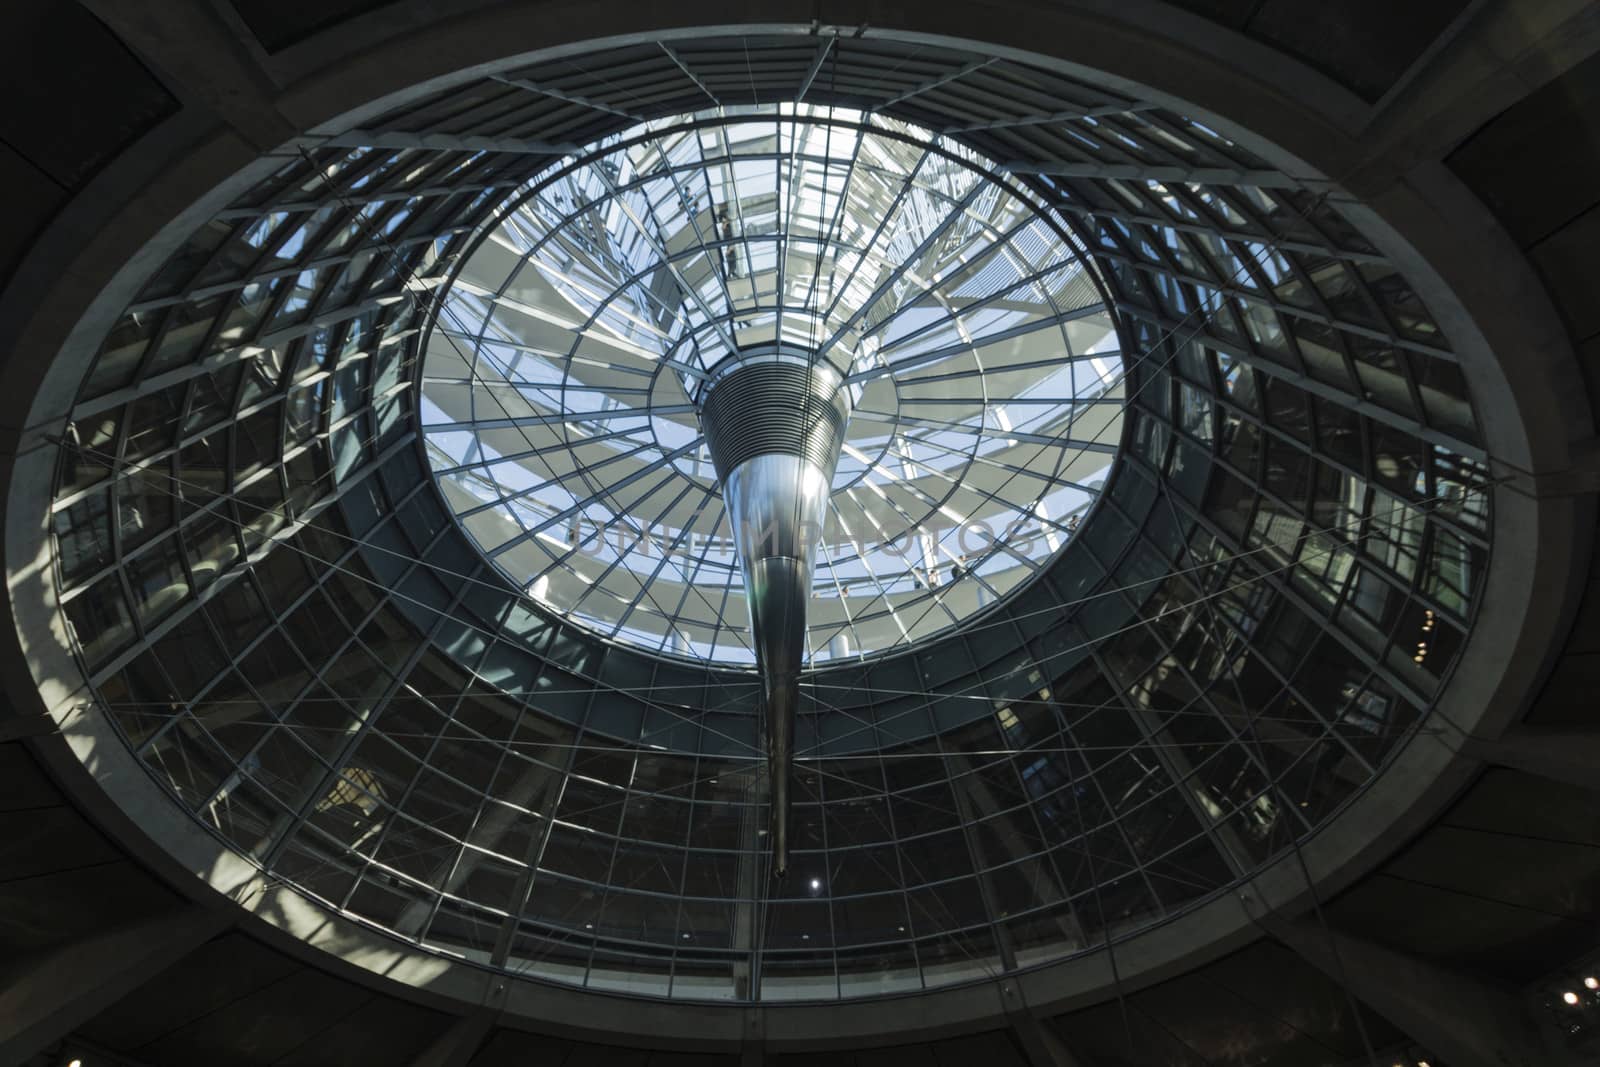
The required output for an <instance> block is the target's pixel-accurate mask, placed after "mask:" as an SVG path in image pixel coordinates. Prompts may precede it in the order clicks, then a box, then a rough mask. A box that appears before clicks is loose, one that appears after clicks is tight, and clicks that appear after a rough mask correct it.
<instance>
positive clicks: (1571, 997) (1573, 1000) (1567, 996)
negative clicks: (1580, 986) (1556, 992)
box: [1561, 990, 1578, 1004]
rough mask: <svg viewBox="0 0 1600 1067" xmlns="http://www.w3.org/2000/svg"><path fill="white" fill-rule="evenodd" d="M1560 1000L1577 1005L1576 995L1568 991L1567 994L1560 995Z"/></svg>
mask: <svg viewBox="0 0 1600 1067" xmlns="http://www.w3.org/2000/svg"><path fill="white" fill-rule="evenodd" d="M1561 999H1562V1000H1564V1001H1566V1002H1567V1003H1568V1004H1576V1003H1578V994H1576V993H1574V992H1572V991H1571V990H1568V991H1567V992H1565V993H1563V994H1561Z"/></svg>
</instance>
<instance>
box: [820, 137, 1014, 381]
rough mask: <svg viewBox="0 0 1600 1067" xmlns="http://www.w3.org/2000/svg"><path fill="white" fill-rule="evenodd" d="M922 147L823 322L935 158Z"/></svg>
mask: <svg viewBox="0 0 1600 1067" xmlns="http://www.w3.org/2000/svg"><path fill="white" fill-rule="evenodd" d="M921 147H922V153H921V154H920V155H919V156H918V157H917V161H916V163H915V164H913V165H912V167H911V169H910V170H908V171H906V173H905V177H904V178H903V179H901V181H900V183H899V184H900V188H899V189H898V190H896V191H895V195H894V199H893V200H891V201H890V202H889V206H888V208H886V209H885V210H884V213H883V217H882V218H880V219H879V220H878V225H877V226H876V227H874V228H873V231H872V233H871V235H870V236H869V237H868V238H867V240H866V243H865V244H864V245H862V246H861V250H860V254H859V255H858V256H857V257H856V262H855V264H854V265H853V266H852V267H851V268H850V273H849V274H847V275H845V279H844V281H843V282H841V283H839V285H838V288H837V289H836V290H835V291H834V293H833V298H832V299H831V300H830V301H828V306H827V307H826V308H824V309H823V311H822V315H821V319H822V321H823V322H827V321H828V320H829V319H830V318H832V317H833V313H834V311H836V310H837V309H838V307H839V302H840V301H841V300H843V299H844V294H845V293H846V292H847V291H848V290H849V288H850V285H851V283H852V282H854V281H855V278H856V275H857V274H858V273H860V271H861V265H862V264H863V263H865V262H866V261H867V254H868V253H869V252H871V251H872V249H873V248H874V247H876V246H877V243H878V238H879V237H881V236H882V235H883V231H884V230H885V229H886V228H887V227H888V225H889V220H890V219H892V218H894V217H895V216H896V215H897V214H898V213H899V211H900V208H901V206H902V205H903V204H904V203H906V198H907V196H909V195H910V193H911V190H912V189H913V188H915V187H916V183H917V175H919V174H921V173H922V168H923V167H924V166H925V165H926V164H927V162H928V161H929V160H930V159H932V158H933V156H934V146H933V145H932V144H924V145H922V146H921ZM939 154H940V155H941V156H945V153H943V152H940V153H939ZM982 185H983V183H982V182H978V183H977V184H975V185H974V186H973V191H974V192H976V191H977V190H978V189H980V188H982ZM969 195H972V194H969ZM952 214H953V213H952ZM936 235H937V231H935V234H934V236H936ZM829 284H830V286H831V285H832V281H831V279H830V282H829ZM871 303H872V300H871V299H870V298H869V299H868V300H867V301H866V302H865V303H864V304H863V305H862V306H863V307H868V306H870V305H871ZM841 332H842V331H841ZM836 336H837V335H836ZM829 343H831V342H824V343H823V344H822V345H821V346H819V347H818V351H819V352H821V351H825V350H826V349H827V348H828V345H829Z"/></svg>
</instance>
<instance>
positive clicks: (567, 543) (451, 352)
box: [421, 104, 1122, 664]
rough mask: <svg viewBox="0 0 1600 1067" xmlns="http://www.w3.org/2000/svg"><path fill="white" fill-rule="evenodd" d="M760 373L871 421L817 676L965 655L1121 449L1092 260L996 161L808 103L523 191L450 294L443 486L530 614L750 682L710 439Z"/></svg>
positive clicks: (820, 560) (431, 368) (590, 157)
mask: <svg viewBox="0 0 1600 1067" xmlns="http://www.w3.org/2000/svg"><path fill="white" fill-rule="evenodd" d="M763 346H766V347H772V346H782V347H783V348H785V349H789V350H793V351H799V352H802V353H804V354H805V358H806V359H807V360H810V361H814V362H816V363H817V364H818V365H819V366H820V365H823V364H826V365H828V366H831V367H832V368H833V370H834V371H835V372H836V373H837V374H838V375H840V376H841V377H842V378H843V380H844V382H845V384H846V386H847V387H848V389H849V390H850V392H851V395H852V401H853V414H852V415H851V416H850V419H849V424H848V429H847V432H846V436H845V440H844V448H843V455H842V456H841V457H840V460H839V463H838V466H837V472H836V474H835V475H834V478H833V491H832V499H831V507H830V509H829V514H828V518H827V522H826V526H825V529H824V530H823V532H822V537H821V545H820V547H819V549H818V552H817V559H816V563H815V569H814V572H813V580H812V599H811V603H810V605H809V609H808V619H807V622H808V645H809V648H808V658H809V660H810V661H811V662H813V663H821V662H824V661H828V660H837V659H841V658H845V657H859V656H863V655H870V654H872V653H877V652H883V651H886V650H891V649H894V648H898V647H901V646H904V645H906V644H909V643H911V642H914V641H917V640H920V639H923V638H926V637H928V636H931V635H933V634H935V633H938V632H940V631H943V630H946V629H947V628H949V627H951V626H953V625H954V624H956V623H958V622H960V621H961V620H963V619H965V618H968V617H969V616H972V615H974V614H976V613H978V612H980V611H983V610H984V609H985V608H987V607H989V606H990V605H992V604H994V603H996V602H997V601H998V600H1000V599H1001V598H1003V597H1005V596H1006V595H1007V594H1008V593H1010V592H1012V591H1013V590H1015V589H1017V588H1018V587H1020V586H1021V585H1023V584H1024V583H1026V582H1027V581H1028V580H1029V579H1030V578H1032V577H1033V576H1035V575H1036V574H1038V573H1039V572H1040V570H1041V568H1042V567H1043V565H1044V564H1045V563H1046V562H1047V561H1048V560H1049V559H1050V558H1051V557H1053V556H1054V555H1055V554H1056V553H1058V552H1059V551H1060V550H1061V548H1062V547H1063V546H1064V545H1065V543H1066V542H1067V541H1068V540H1069V539H1070V538H1071V536H1072V534H1073V532H1074V531H1075V530H1076V528H1077V527H1078V524H1079V522H1080V520H1081V519H1082V517H1083V516H1084V514H1085V513H1086V512H1087V510H1088V509H1089V507H1090V506H1091V505H1092V504H1093V502H1094V500H1095V499H1096V497H1097V496H1098V494H1099V491H1100V488H1101V487H1102V486H1103V485H1104V483H1105V479H1106V474H1107V471H1108V469H1109V464H1110V462H1111V458H1112V454H1113V453H1114V452H1115V451H1116V448H1117V445H1118V442H1119V441H1120V438H1121V432H1122V415H1121V410H1122V366H1121V359H1120V352H1119V348H1118V339H1117V334H1116V330H1115V327H1114V324H1113V321H1112V318H1111V315H1110V312H1109V310H1108V309H1107V308H1106V306H1105V304H1104V302H1103V300H1102V298H1101V295H1100V289H1099V287H1098V285H1097V281H1096V277H1095V274H1094V272H1093V270H1092V269H1091V268H1090V267H1089V266H1088V264H1087V262H1086V261H1085V259H1084V258H1083V256H1082V246H1081V242H1078V241H1077V240H1076V239H1074V238H1072V237H1071V236H1070V231H1069V230H1068V228H1067V225H1066V223H1065V221H1064V219H1062V218H1061V217H1060V216H1059V215H1058V214H1056V213H1055V212H1054V211H1052V210H1051V209H1050V208H1049V207H1048V206H1046V204H1045V203H1044V202H1043V200H1042V198H1040V197H1039V196H1038V194H1037V193H1036V192H1030V191H1028V190H1026V189H1025V188H1024V187H1022V186H1020V185H1018V184H1016V183H1014V182H1013V181H1011V180H1010V179H1008V178H1007V176H1006V175H1004V174H1003V173H1002V172H1001V171H1000V170H999V168H998V167H997V166H996V164H994V163H993V162H991V161H989V160H987V159H985V158H983V157H982V156H981V155H979V154H977V153H975V152H974V151H972V150H971V149H969V148H966V147H964V146H963V145H961V144H960V143H958V142H956V141H954V140H952V139H949V138H946V137H943V136H940V135H937V134H934V133H932V132H931V131H928V130H926V129H922V128H920V127H917V126H915V125H912V124H909V123H906V122H902V121H897V120H894V119H890V118H886V117H884V116H882V115H876V114H870V113H866V112H862V111H857V110H851V109H845V108H835V107H822V106H810V105H803V104H802V105H795V104H784V105H771V106H764V107H744V108H726V109H719V110H717V111H714V112H701V113H697V114H688V115H682V116H675V117H670V118H666V119H660V120H654V121H650V122H646V123H642V124H640V125H638V126H635V127H633V128H631V129H628V130H625V131H622V132H621V133H618V134H614V135H612V136H610V137H608V138H605V139H604V140H603V141H601V142H600V143H599V144H597V145H596V146H594V147H592V148H590V149H588V150H585V151H583V152H580V153H577V154H576V156H575V157H574V158H570V159H568V160H566V161H564V163H563V165H560V166H557V167H555V168H553V169H552V170H551V171H550V172H549V173H547V174H546V175H544V176H541V177H540V178H539V179H537V180H536V181H535V182H534V183H532V185H531V190H530V191H529V193H528V194H527V195H526V196H524V197H523V198H521V199H520V200H519V201H518V202H517V203H516V204H515V206H514V207H512V208H511V209H509V210H508V211H506V212H505V213H504V215H503V216H502V218H501V219H500V221H499V223H498V225H497V226H496V227H495V228H494V229H493V231H492V232H491V233H489V234H488V235H487V236H486V238H485V239H484V240H483V241H481V243H479V244H478V245H477V246H476V248H475V249H474V250H473V251H471V252H470V253H469V255H468V256H467V257H466V258H465V260H464V263H463V265H462V267H461V269H460V271H459V272H458V273H457V274H456V276H455V277H454V279H453V280H452V281H451V283H450V285H449V287H448V288H447V289H446V290H445V291H444V295H443V298H442V301H441V305H440V307H439V308H438V314H437V316H436V325H435V329H434V333H433V335H432V336H431V338H430V340H429V343H428V346H427V349H426V359H425V362H424V365H423V369H422V398H421V402H422V428H423V433H424V435H425V439H426V442H427V450H428V456H429V459H430V461H431V463H432V466H433V472H434V476H435V479H436V481H437V483H438V485H439V487H440V489H441V490H442V492H443V494H444V497H445V499H446V500H447V501H448V502H449V504H450V506H451V508H452V509H453V511H454V514H455V517H456V519H457V521H458V522H460V523H461V524H462V525H463V526H464V527H465V528H466V530H467V531H468V533H469V534H470V535H471V537H472V538H473V540H474V541H475V542H476V544H477V545H478V547H479V549H480V550H481V551H482V552H483V553H484V554H485V555H486V556H487V557H488V558H489V559H490V560H492V561H493V563H494V564H495V566H497V567H498V568H499V569H500V570H501V571H502V572H503V573H504V574H505V575H506V576H507V577H509V578H510V579H511V580H512V581H513V582H514V583H515V584H516V585H517V586H518V587H520V588H521V589H523V590H524V591H525V592H526V593H527V594H528V595H529V596H531V597H532V598H533V599H534V600H535V601H537V602H539V603H540V604H542V605H543V606H545V607H546V608H548V609H551V610H554V611H557V612H560V613H561V614H563V615H565V616H566V617H567V618H569V619H572V620H574V621H577V622H580V623H582V624H583V625H585V626H587V627H588V628H590V629H592V630H594V631H596V632H598V633H600V634H601V635H603V636H605V637H608V638H614V639H617V640H621V641H623V642H626V643H629V644H633V645H636V646H639V647H642V648H644V649H647V650H649V651H651V652H665V653H669V654H675V655H680V656H685V657H689V658H693V659H700V660H707V661H711V662H715V663H722V664H749V663H751V662H753V660H754V658H755V657H754V653H753V651H752V640H751V635H750V630H749V623H748V620H747V617H746V614H745V611H744V581H743V579H742V577H741V574H740V568H739V565H738V561H737V559H736V558H735V548H734V541H733V536H732V534H733V531H732V530H731V528H730V522H729V519H728V515H727V511H726V509H725V507H724V504H723V499H722V493H721V487H720V486H719V484H718V478H717V475H716V472H715V471H714V470H713V466H712V459H711V456H710V453H709V450H708V447H707V443H706V438H705V435H704V434H703V433H702V432H701V429H700V425H699V421H698V408H699V400H700V398H701V396H702V394H703V392H704V390H705V388H706V386H707V384H708V382H709V381H710V379H711V377H712V376H713V373H714V368H717V367H719V366H723V365H726V364H727V363H728V362H729V361H731V360H733V359H734V358H735V357H742V356H743V355H744V354H746V353H749V352H751V351H752V350H755V349H758V348H761V347H763Z"/></svg>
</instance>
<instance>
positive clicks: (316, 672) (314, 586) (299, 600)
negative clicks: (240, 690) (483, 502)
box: [136, 498, 409, 763]
mask: <svg viewBox="0 0 1600 1067" xmlns="http://www.w3.org/2000/svg"><path fill="white" fill-rule="evenodd" d="M408 499H409V498H408ZM274 547H277V546H274ZM361 548H362V545H361V543H360V542H355V543H352V544H351V545H350V547H349V548H347V549H345V550H344V551H343V552H341V553H340V554H339V555H338V556H337V557H335V558H334V559H332V560H323V561H320V562H323V563H326V564H328V567H327V569H326V570H324V571H322V572H321V573H320V574H314V575H313V577H312V580H311V582H310V584H309V585H307V587H306V589H305V591H304V592H303V593H301V594H300V595H299V596H297V597H296V598H295V599H294V601H293V602H292V603H291V604H289V605H288V607H287V608H285V610H284V612H283V614H282V615H281V616H276V615H273V614H272V609H271V607H270V606H268V608H267V611H268V615H269V617H270V618H271V625H269V626H268V627H267V628H266V629H264V630H262V631H261V632H260V633H258V634H257V635H256V636H255V637H253V638H251V639H250V640H249V641H247V642H245V644H244V645H243V646H241V647H239V648H237V649H225V651H226V652H227V654H228V665H227V667H225V668H223V672H222V673H221V674H218V675H216V676H215V677H213V678H212V679H211V680H210V681H209V682H207V683H206V685H205V686H203V687H202V688H201V689H200V690H198V691H197V692H196V693H195V695H194V696H193V697H191V698H189V699H188V700H186V701H184V707H185V709H186V710H188V711H189V712H190V714H191V715H193V706H194V704H195V703H196V702H200V701H204V699H205V696H206V694H207V693H209V692H210V691H211V689H212V687H214V686H215V685H216V683H217V681H218V679H220V678H222V677H223V676H224V675H225V674H226V673H227V672H228V671H236V670H238V669H239V665H240V663H242V662H243V661H244V659H245V658H246V657H247V656H249V655H250V654H251V653H252V652H254V651H255V650H256V649H257V648H258V647H260V645H261V644H262V643H263V642H265V641H266V639H267V638H268V636H270V635H272V634H275V633H281V632H282V623H283V619H286V618H287V617H288V616H289V615H290V614H292V613H293V612H294V611H295V610H296V609H298V608H299V607H300V606H301V605H302V604H304V603H305V602H306V601H307V600H309V599H310V598H311V596H312V595H313V594H315V593H316V592H318V591H319V590H321V589H323V588H324V587H325V586H327V584H328V578H329V576H330V575H332V574H335V573H343V570H344V564H345V563H346V562H347V561H349V560H350V559H353V558H356V557H357V556H358V555H359V553H360V550H361ZM269 551H270V550H269ZM263 558H264V555H263ZM239 573H242V571H240V572H239ZM238 580H239V579H238V578H237V577H234V578H231V579H229V580H228V581H227V582H225V583H224V582H223V581H222V579H218V581H217V582H216V583H213V586H212V587H211V588H215V587H216V586H218V585H223V584H226V585H233V584H234V583H235V582H236V581H238ZM210 599H211V597H210V596H207V598H206V600H207V601H208V602H209V600H210ZM385 602H386V601H385V600H384V599H380V600H379V601H378V602H377V604H376V605H375V606H374V607H373V608H372V609H370V610H369V611H368V612H367V614H365V615H363V616H362V618H361V619H360V620H359V621H358V623H357V624H356V625H353V626H351V629H350V634H349V637H348V638H347V639H346V640H345V641H344V642H343V643H342V644H340V645H339V646H338V648H339V651H340V652H342V651H343V650H344V649H346V648H348V647H349V645H350V644H351V642H353V641H354V640H355V634H356V631H357V630H358V629H360V628H361V626H363V625H365V624H366V623H368V622H370V621H371V620H372V619H373V618H375V617H376V615H377V609H378V608H379V607H382V606H383V604H384V603H385ZM197 606H198V605H197ZM192 614H193V611H192V610H191V611H188V612H185V613H184V615H185V617H186V618H187V617H188V616H189V615H192ZM169 629H170V627H169ZM290 644H291V645H293V644H294V642H293V641H291V642H290ZM294 654H295V658H296V659H298V660H300V661H302V662H305V664H306V666H307V668H308V669H309V671H310V673H311V674H312V676H313V677H312V679H311V681H310V682H308V683H307V685H306V686H305V687H304V688H302V689H301V690H300V692H299V693H297V694H296V695H295V697H294V699H293V700H291V701H290V702H289V707H291V708H292V707H293V706H295V705H296V704H298V703H299V701H300V699H301V698H302V697H303V696H304V695H305V694H306V693H307V692H308V691H309V690H310V689H311V688H312V687H313V686H315V685H317V684H318V683H320V682H321V680H322V669H321V668H319V667H314V666H312V665H311V664H310V662H309V661H306V660H305V657H304V656H303V655H301V654H300V652H299V649H298V647H297V646H296V647H295V650H294ZM337 654H338V653H337V652H336V653H335V656H337ZM241 677H242V675H241ZM245 684H246V686H247V688H249V690H250V692H251V693H252V695H255V697H256V699H257V701H258V702H260V703H261V704H263V705H265V704H266V701H264V700H261V698H260V695H259V694H256V692H255V688H256V687H255V686H254V685H253V684H252V683H250V681H249V679H245ZM338 699H339V701H340V703H345V701H344V699H343V698H342V697H340V698H338ZM176 718H177V717H176V716H175V717H174V721H176ZM282 722H283V719H281V718H279V719H278V723H279V724H281V723H282ZM170 725H171V724H170V723H169V724H168V725H167V726H164V727H162V728H161V729H160V730H159V731H157V733H155V734H152V735H151V737H150V738H148V739H146V741H145V742H144V743H143V744H142V745H140V746H139V748H138V749H137V750H136V753H137V754H141V755H142V754H143V752H145V751H147V750H148V749H149V748H150V747H151V746H152V745H153V744H154V742H155V741H156V739H157V738H158V737H160V736H162V735H164V734H165V733H167V732H168V730H169V729H170ZM264 743H265V739H262V740H260V741H257V742H256V743H255V744H254V745H252V746H251V748H250V752H249V753H247V754H246V757H245V760H240V761H235V762H236V763H243V762H245V761H247V760H248V758H249V756H250V755H253V754H254V753H255V752H257V751H259V749H260V748H261V745H262V744H264Z"/></svg>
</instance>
